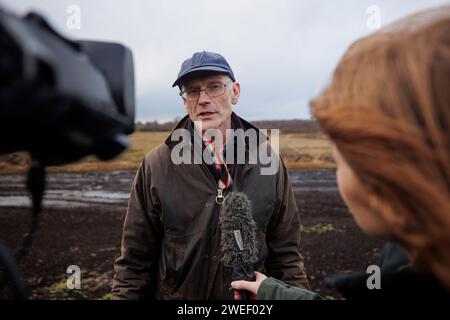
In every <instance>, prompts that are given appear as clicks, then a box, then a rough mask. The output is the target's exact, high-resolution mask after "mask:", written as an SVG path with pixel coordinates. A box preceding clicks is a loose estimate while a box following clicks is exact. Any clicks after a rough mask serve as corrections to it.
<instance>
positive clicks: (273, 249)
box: [112, 51, 308, 299]
mask: <svg viewBox="0 0 450 320" xmlns="http://www.w3.org/2000/svg"><path fill="white" fill-rule="evenodd" d="M174 86H178V87H179V88H180V90H181V92H180V96H181V97H182V99H183V103H184V107H185V108H186V111H187V113H188V115H187V116H185V117H184V118H183V119H182V120H181V121H180V122H179V123H178V125H177V126H176V128H175V129H174V131H173V132H172V133H171V135H170V136H169V137H168V138H167V140H166V141H165V143H163V144H161V145H159V146H158V147H157V148H155V149H154V150H153V151H152V152H150V153H149V154H147V155H146V157H145V159H144V160H143V162H142V164H141V166H140V168H139V170H138V172H137V174H136V177H135V179H134V182H133V186H132V190H131V196H130V200H129V205H128V210H127V215H126V218H125V223H124V229H123V240H122V250H121V256H120V257H119V258H118V259H117V260H116V261H115V276H114V281H113V289H112V294H113V298H114V299H139V298H156V299H233V293H232V292H231V291H230V289H229V288H230V282H231V279H230V276H229V271H228V270H227V268H225V267H224V265H223V263H222V261H221V250H220V229H219V226H218V220H219V215H220V210H221V207H222V201H223V197H226V195H227V194H229V193H230V192H232V191H241V192H244V193H245V194H246V195H247V196H248V198H249V199H250V200H251V202H252V205H253V208H252V209H253V218H254V220H255V222H256V225H257V235H256V242H257V243H256V245H257V249H258V252H259V260H258V262H257V263H256V266H255V268H256V269H257V270H263V271H264V272H266V273H267V274H270V275H271V276H273V277H276V278H278V279H281V280H282V281H284V282H287V283H289V284H292V285H295V286H303V287H306V288H308V284H307V280H306V276H305V273H304V271H303V258H302V256H301V254H300V252H299V245H300V221H299V216H298V209H297V206H296V202H295V198H294V194H293V191H292V186H291V183H290V181H289V177H288V174H287V171H286V168H285V167H284V164H283V163H282V162H280V163H281V165H280V166H279V170H277V171H276V172H274V173H273V174H266V175H263V174H261V170H260V169H261V167H262V166H263V165H262V164H261V163H260V162H257V163H250V162H249V161H246V162H245V163H242V164H239V163H236V162H235V163H229V161H228V158H226V159H227V161H224V160H223V159H225V154H226V153H230V152H231V148H233V151H237V152H239V150H237V149H236V148H235V145H234V142H236V141H237V140H239V139H241V138H242V136H238V135H234V134H233V132H232V130H231V129H241V130H243V131H247V130H256V131H257V129H256V128H255V127H254V126H253V125H251V124H250V123H248V122H247V121H245V120H243V119H241V118H240V117H238V116H237V115H236V114H235V113H233V112H232V107H233V105H236V104H237V102H238V100H239V94H240V85H239V83H237V82H236V81H235V77H234V74H233V71H232V70H231V67H230V65H229V64H228V63H227V61H226V60H225V59H224V58H223V57H222V56H221V55H219V54H217V53H211V52H205V51H203V52H198V53H195V54H194V55H193V56H192V57H191V58H189V59H187V60H186V61H184V63H183V64H182V66H181V70H180V72H179V74H178V78H177V79H176V81H175V83H174V84H173V87H174ZM210 129H215V130H218V135H217V136H216V137H219V136H221V137H222V138H223V139H220V138H216V139H214V143H212V142H213V141H212V139H211V140H210V139H208V138H207V137H206V132H208V130H210ZM180 130H184V132H188V134H189V136H190V137H191V138H192V140H191V139H189V143H188V146H189V148H188V149H187V150H188V152H189V151H192V153H195V152H194V151H193V150H194V149H196V147H198V146H200V150H205V149H206V150H207V151H211V153H209V152H203V153H202V154H208V155H209V154H211V157H212V161H206V160H205V157H202V158H201V161H200V163H197V164H195V163H192V162H193V161H194V160H192V162H191V163H179V162H178V161H175V160H174V159H175V157H176V155H177V154H178V152H174V151H175V150H176V148H177V147H178V142H177V141H176V140H177V139H174V137H175V135H176V134H175V133H176V132H179V131H180ZM177 136H178V135H177ZM244 140H245V139H244ZM244 140H242V141H241V140H239V142H242V143H243V144H244V145H245V149H244V152H245V153H246V154H247V155H248V153H249V152H252V151H255V150H257V149H258V150H259V149H260V148H266V149H267V148H270V145H269V144H268V143H267V139H263V141H262V140H261V139H260V140H259V141H258V143H257V145H254V143H253V145H251V143H250V142H249V141H248V140H249V139H247V140H246V141H247V142H246V141H244ZM196 141H200V142H198V144H197V145H196V143H197V142H196ZM229 141H231V142H232V143H229ZM230 145H231V146H230ZM236 156H237V157H239V155H235V157H234V158H233V159H234V160H236V158H237V157H236ZM277 157H278V156H277ZM210 160H211V159H210ZM230 162H233V161H230Z"/></svg>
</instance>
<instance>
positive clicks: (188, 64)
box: [172, 51, 236, 87]
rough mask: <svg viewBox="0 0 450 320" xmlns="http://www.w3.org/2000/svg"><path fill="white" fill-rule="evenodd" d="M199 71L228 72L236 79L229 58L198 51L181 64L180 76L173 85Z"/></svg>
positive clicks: (232, 78)
mask: <svg viewBox="0 0 450 320" xmlns="http://www.w3.org/2000/svg"><path fill="white" fill-rule="evenodd" d="M199 71H213V72H219V73H225V74H227V75H228V76H229V77H230V78H231V80H233V81H236V79H235V78H234V74H233V70H231V67H230V65H229V64H228V62H227V60H225V58H224V57H222V56H221V55H220V54H218V53H214V52H208V51H202V52H196V53H194V55H193V56H192V57H191V58H189V59H187V60H185V61H184V62H183V64H182V65H181V69H180V72H179V73H178V78H177V80H175V82H174V83H173V85H172V87H175V86H177V85H180V84H181V82H182V81H183V79H185V78H186V77H187V76H188V75H192V74H193V73H195V72H199Z"/></svg>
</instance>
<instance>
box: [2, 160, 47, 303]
mask: <svg viewBox="0 0 450 320" xmlns="http://www.w3.org/2000/svg"><path fill="white" fill-rule="evenodd" d="M27 189H28V191H29V192H30V194H31V199H32V202H33V209H32V216H31V225H30V229H29V231H28V233H27V234H25V236H24V238H23V240H22V245H21V246H20V248H19V250H18V251H17V253H16V257H15V259H14V257H13V256H12V255H11V253H10V252H9V250H8V248H7V246H6V245H5V244H4V243H3V242H1V241H0V265H3V266H4V267H5V272H4V273H5V276H6V277H5V276H3V275H0V289H1V288H2V287H3V286H4V285H5V284H6V282H7V281H6V280H7V278H9V279H10V280H11V282H12V285H13V287H14V291H15V293H16V296H17V298H18V299H21V300H25V299H28V295H29V290H28V287H27V285H26V284H25V282H24V281H23V280H22V278H21V276H20V272H19V269H18V266H17V265H18V264H19V263H20V262H21V260H22V259H23V258H24V257H25V256H26V254H27V251H28V249H29V248H30V246H31V244H32V243H33V236H34V234H35V233H36V229H37V225H38V220H39V214H40V213H41V211H42V199H43V196H44V191H45V166H44V165H43V164H42V163H41V162H39V161H36V160H32V163H31V166H30V169H29V170H28V175H27Z"/></svg>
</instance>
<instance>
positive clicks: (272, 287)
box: [256, 277, 323, 300]
mask: <svg viewBox="0 0 450 320" xmlns="http://www.w3.org/2000/svg"><path fill="white" fill-rule="evenodd" d="M321 299H323V298H322V297H321V296H320V295H319V294H317V293H315V292H312V291H309V290H306V289H303V288H300V287H294V286H291V285H289V284H287V283H284V282H283V281H280V280H277V279H274V278H271V277H269V278H266V279H264V281H263V282H262V283H261V285H260V286H259V290H258V294H257V295H256V300H321Z"/></svg>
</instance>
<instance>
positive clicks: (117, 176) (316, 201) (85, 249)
mask: <svg viewBox="0 0 450 320" xmlns="http://www.w3.org/2000/svg"><path fill="white" fill-rule="evenodd" d="M134 174H135V173H134V171H114V172H87V173H51V174H49V177H48V190H49V191H51V192H50V193H49V197H50V198H52V199H53V200H58V199H63V200H64V201H66V202H63V203H56V202H55V203H56V204H55V205H53V203H51V202H49V205H48V206H47V207H46V208H45V210H44V211H43V213H42V217H41V220H40V224H39V228H38V231H37V233H36V235H35V241H34V243H33V245H32V248H31V250H30V251H29V254H28V255H27V256H26V258H25V260H24V261H23V262H22V263H21V265H20V266H21V271H22V274H23V277H24V278H25V279H26V282H27V283H28V285H29V287H30V288H31V290H32V298H34V299H54V298H56V299H68V298H69V299H108V298H109V292H110V289H111V278H112V275H113V262H114V259H115V258H117V256H118V255H119V254H120V242H121V237H122V224H123V219H124V216H125V211H126V205H127V200H126V199H123V197H121V196H120V195H119V197H118V198H114V197H113V199H112V200H111V199H108V196H107V195H108V194H113V193H114V192H121V193H123V194H125V195H126V193H127V192H129V189H130V186H131V181H132V179H133V177H134ZM290 175H291V178H292V183H293V186H294V191H295V195H296V198H297V204H298V207H299V210H300V215H301V222H302V225H303V233H302V253H303V254H304V256H305V267H306V271H307V273H308V277H309V280H310V285H311V288H312V289H313V290H315V291H318V292H319V293H321V294H322V295H323V296H327V297H334V298H340V296H339V295H338V294H337V293H336V292H333V291H330V290H327V289H326V288H325V287H324V285H323V278H324V276H325V275H330V274H334V273H336V272H345V271H363V272H364V271H365V270H366V268H367V267H368V266H369V265H371V264H373V263H374V262H376V258H377V255H378V253H379V249H380V247H381V242H380V241H377V240H374V239H371V238H369V237H368V236H366V235H365V234H364V233H362V231H360V229H359V228H358V227H357V225H356V224H355V222H354V220H353V219H352V217H351V215H350V214H349V213H348V211H347V208H346V207H345V205H344V203H343V202H342V200H341V198H340V196H339V193H338V190H337V187H336V181H335V173H334V170H328V169H326V170H291V171H290ZM23 181H24V176H23V175H21V174H0V239H1V240H3V241H4V242H5V243H6V244H7V245H8V246H9V247H11V248H13V249H17V248H18V246H19V245H20V243H21V240H22V238H23V235H24V234H25V233H26V232H27V230H28V225H29V222H30V219H31V218H30V217H31V213H30V210H31V209H30V208H29V207H25V206H11V205H7V204H6V199H7V197H12V196H22V197H23V196H25V195H26V191H25V185H24V182H23ZM80 190H81V191H83V192H93V191H95V192H98V191H100V192H102V191H106V192H105V195H106V196H105V199H103V200H102V195H100V196H97V198H95V197H94V198H88V199H87V198H86V197H85V196H83V194H82V195H81V196H73V194H76V193H77V192H79V191H80ZM52 191H53V193H52ZM61 191H64V192H61ZM71 192H72V193H73V194H72V195H71ZM87 194H88V193H87ZM72 196H73V197H72ZM58 197H59V198H58ZM83 197H84V198H83ZM74 199H75V200H74ZM2 202H3V204H2ZM70 265H78V266H80V267H81V274H82V289H81V290H68V289H67V288H66V279H67V277H68V274H67V273H66V269H67V267H68V266H70ZM13 297H14V295H13V292H12V290H11V287H10V286H8V287H6V288H3V290H2V292H0V298H1V299H5V298H13Z"/></svg>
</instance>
